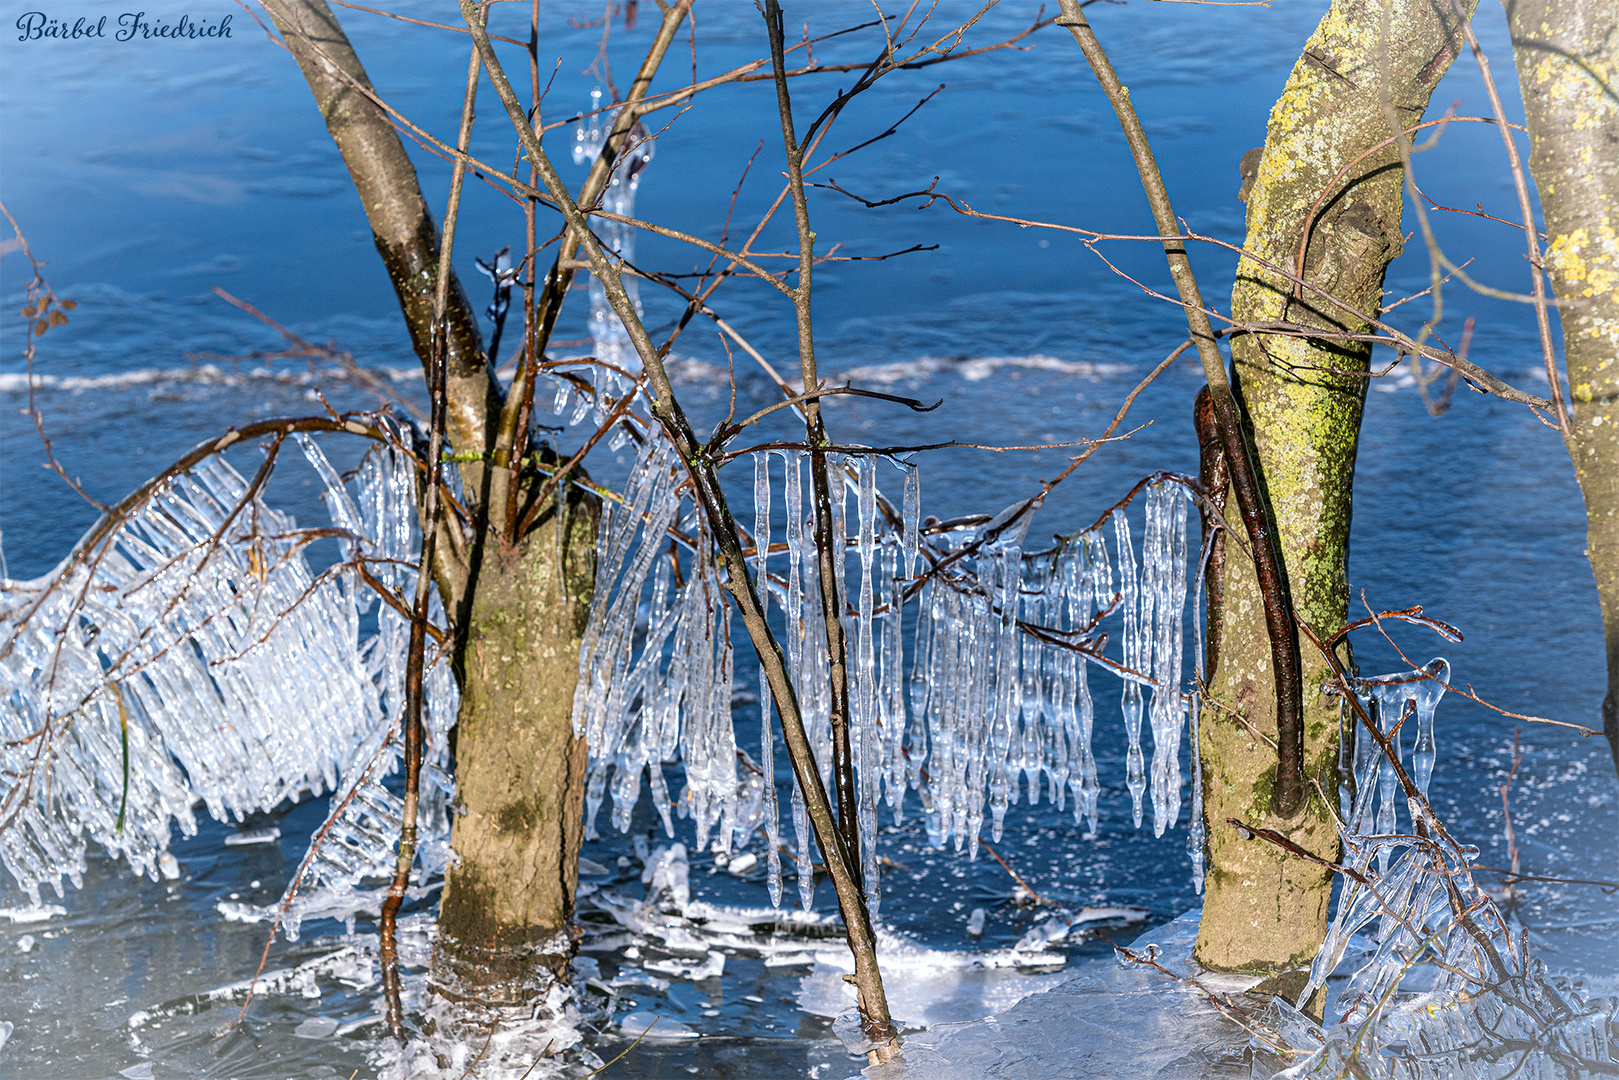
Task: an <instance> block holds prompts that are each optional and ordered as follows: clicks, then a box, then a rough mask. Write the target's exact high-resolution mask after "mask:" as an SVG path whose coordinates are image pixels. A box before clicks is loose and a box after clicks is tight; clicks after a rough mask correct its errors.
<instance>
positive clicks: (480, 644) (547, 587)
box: [266, 0, 600, 1001]
mask: <svg viewBox="0 0 1619 1080" xmlns="http://www.w3.org/2000/svg"><path fill="white" fill-rule="evenodd" d="M266 7H267V8H268V10H269V12H270V15H271V17H272V18H273V19H274V20H275V23H276V25H277V27H278V28H279V29H280V30H281V32H282V35H283V37H284V38H285V40H286V42H287V44H288V46H289V47H290V49H291V50H292V53H293V55H294V57H296V59H297V61H298V64H299V67H300V68H301V70H302V72H303V75H304V77H305V79H306V80H307V81H308V83H309V87H310V89H311V91H312V92H313V93H314V96H315V103H316V105H317V106H318V107H319V109H320V113H321V116H322V118H323V119H324V120H325V122H326V126H327V130H328V131H329V133H330V134H331V136H332V139H333V141H334V142H335V143H336V144H337V148H338V150H339V151H340V152H341V153H342V155H343V160H344V163H345V164H346V165H347V166H348V169H349V175H350V177H351V178H352V179H353V181H354V186H355V190H356V191H357V192H358V194H359V196H360V201H361V203H362V204H363V205H364V208H365V213H366V217H367V219H368V221H369V223H370V225H371V230H372V234H373V236H374V238H375V240H376V245H377V251H378V253H379V254H380V255H381V256H382V261H383V265H384V267H385V268H386V269H387V272H388V275H389V277H390V279H391V280H392V282H393V285H394V289H395V292H396V295H397V296H398V299H399V305H400V309H401V311H402V312H403V314H404V317H405V323H406V325H407V327H408V328H409V330H410V334H411V340H412V343H413V345H414V347H415V349H416V352H417V354H418V356H419V357H420V358H421V360H422V363H423V366H424V369H429V370H430V363H429V357H430V351H431V347H432V321H433V305H434V294H435V291H436V275H437V268H438V265H439V233H438V229H437V227H436V226H435V224H434V222H433V218H432V215H431V214H430V213H429V211H428V208H427V205H426V203H425V202H424V201H423V199H422V194H421V189H420V186H419V184H418V181H417V177H416V170H415V167H414V166H413V165H412V164H411V161H410V158H409V157H408V155H406V153H405V149H404V147H403V145H402V144H401V143H400V140H399V136H398V133H397V132H396V131H395V129H394V128H393V126H392V125H391V124H390V123H389V121H388V119H387V118H386V116H385V114H384V113H383V112H382V111H381V110H380V109H379V108H378V107H377V106H376V105H375V104H374V103H373V102H372V101H371V100H370V99H369V97H368V96H367V94H366V91H368V90H370V89H371V83H370V80H369V79H368V78H367V76H366V73H365V69H364V67H363V66H362V65H361V63H360V59H359V57H358V56H357V55H355V52H354V50H353V48H352V47H351V46H350V44H349V41H348V39H347V37H346V36H345V35H344V33H343V29H342V27H341V26H340V25H339V24H338V22H337V19H336V18H335V17H334V16H333V15H332V12H331V10H330V9H329V8H328V7H327V5H326V4H325V2H324V0H267V3H266ZM448 293H449V299H448V304H447V308H446V312H445V337H446V344H447V355H448V364H447V379H446V390H447V394H448V402H447V409H446V419H447V434H448V437H449V442H450V445H451V446H452V447H453V448H454V449H455V450H456V451H459V452H461V453H462V456H463V457H466V456H468V452H470V456H471V457H472V458H473V460H470V461H467V462H466V463H465V464H463V465H462V466H461V472H462V481H463V490H464V492H465V493H466V502H467V504H468V511H469V514H470V516H471V519H472V522H471V524H470V526H468V527H467V528H465V529H463V528H462V526H460V525H458V524H454V523H453V522H452V523H451V524H448V525H446V526H445V530H446V531H445V532H444V533H443V534H442V535H441V536H440V540H439V543H438V544H437V545H436V558H435V565H434V566H433V574H434V578H435V580H436V582H437V584H438V586H439V589H440V592H441V595H442V596H443V599H444V606H445V608H446V610H447V611H449V612H450V613H451V615H452V618H453V620H454V622H455V628H456V641H457V648H456V655H455V663H454V668H455V673H456V677H457V679H458V681H459V684H460V688H461V711H460V715H459V717H458V719H457V727H456V731H455V733H454V735H453V736H452V738H453V739H454V741H455V764H456V783H457V788H458V794H457V805H456V809H457V817H456V820H455V823H454V825H453V831H452V836H451V840H452V846H453V847H454V849H455V852H456V855H457V857H458V859H459V865H458V866H457V867H456V868H455V869H453V870H452V871H451V873H450V874H449V878H448V881H447V883H446V886H445V890H444V899H443V901H442V905H441V910H440V916H439V925H440V930H441V934H440V937H439V945H438V949H437V952H436V955H435V961H434V984H435V986H437V987H438V988H440V989H441V990H442V991H444V992H448V993H453V994H456V995H458V996H465V995H469V994H470V995H475V996H477V997H479V998H484V999H491V1000H496V1001H509V1000H514V999H519V998H524V997H531V996H533V992H534V991H536V990H543V988H544V985H545V984H546V983H547V982H548V981H549V980H550V979H551V978H553V977H560V978H564V979H565V978H566V976H567V967H568V960H569V959H570V958H571V957H572V955H573V942H572V939H571V937H570V935H569V923H570V921H571V918H572V915H573V899H574V890H575V886H576V884H577V879H578V856H579V846H580V842H581V840H582V837H583V803H584V787H585V759H586V747H585V744H584V741H583V740H582V739H577V738H575V737H574V734H573V720H572V703H573V690H574V683H575V680H576V679H577V675H578V664H579V649H578V646H579V640H580V637H581V635H582V634H583V630H584V621H585V618H586V615H587V613H588V610H589V604H590V596H591V591H592V589H593V586H594V578H595V541H596V523H597V520H598V515H599V510H600V504H599V502H598V500H597V499H596V497H595V496H594V495H586V494H583V493H581V491H580V490H579V489H578V488H577V487H574V488H572V489H571V490H570V492H569V495H568V498H567V501H566V510H565V520H564V521H562V522H561V524H560V531H561V536H560V537H559V536H558V530H559V524H558V522H557V521H556V519H555V514H556V509H555V507H554V506H553V507H552V508H550V509H548V510H547V512H546V513H545V514H542V515H537V519H536V520H535V522H534V523H533V524H532V526H531V527H530V528H529V529H528V531H527V532H526V533H525V534H523V535H520V536H516V537H515V539H512V540H509V541H508V540H507V539H505V537H508V536H511V535H512V534H513V533H514V532H515V531H516V530H515V529H512V528H508V527H507V526H508V522H507V512H508V502H507V500H506V499H504V498H487V497H485V496H486V493H487V492H488V491H489V488H490V487H491V484H490V482H489V481H490V473H491V472H492V471H493V469H492V467H491V466H489V465H487V464H485V462H488V461H491V460H495V461H502V463H503V464H504V462H503V459H502V458H500V457H498V456H497V455H496V451H497V450H499V449H501V446H500V445H499V443H498V440H499V438H500V437H501V433H500V431H499V426H500V425H499V420H500V416H501V410H502V406H503V404H504V398H505V395H504V394H503V393H502V389H501V386H500V383H499V382H498V380H497V379H496V377H495V373H494V371H493V370H492V368H491V367H490V365H489V363H488V360H487V359H486V357H485V354H484V351H483V345H482V341H481V339H480V335H479V332H478V317H477V315H476V313H475V312H474V310H473V308H472V306H471V304H470V303H469V302H468V300H467V297H466V294H465V293H464V291H463V290H462V288H461V285H460V283H459V282H458V281H456V280H455V279H454V277H453V273H452V277H451V279H450V282H449V290H448ZM506 449H507V451H508V456H509V451H510V448H509V447H506ZM537 479H538V478H536V477H534V476H528V477H524V478H521V479H520V481H519V482H520V483H525V482H526V483H534V482H536V481H537ZM526 503H527V500H526V499H523V498H519V499H518V500H517V504H518V505H519V507H520V508H523V509H526Z"/></svg>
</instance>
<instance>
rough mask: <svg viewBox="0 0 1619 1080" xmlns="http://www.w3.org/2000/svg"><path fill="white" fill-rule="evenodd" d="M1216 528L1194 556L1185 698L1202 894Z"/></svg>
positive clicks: (1190, 833)
mask: <svg viewBox="0 0 1619 1080" xmlns="http://www.w3.org/2000/svg"><path fill="white" fill-rule="evenodd" d="M1218 536H1219V533H1218V532H1213V531H1211V532H1209V533H1208V534H1207V535H1206V536H1205V537H1204V538H1203V544H1202V549H1201V550H1200V551H1199V552H1198V556H1197V576H1196V578H1195V579H1194V580H1193V582H1192V648H1193V650H1194V651H1193V653H1192V670H1193V672H1194V673H1195V675H1196V682H1197V688H1195V689H1193V691H1192V693H1191V694H1190V695H1188V698H1187V709H1186V721H1187V727H1188V730H1189V731H1190V733H1191V742H1192V748H1191V753H1190V755H1189V757H1190V758H1191V761H1190V769H1189V771H1190V772H1191V774H1192V820H1191V821H1190V822H1189V823H1188V824H1187V828H1186V853H1187V855H1189V856H1190V857H1191V860H1192V891H1193V892H1194V893H1196V894H1197V895H1199V896H1201V895H1203V874H1204V869H1205V866H1204V862H1205V855H1204V848H1205V847H1207V846H1208V839H1209V834H1208V826H1207V825H1206V824H1205V823H1204V821H1203V752H1202V746H1201V744H1200V743H1199V741H1198V730H1197V725H1198V720H1199V718H1200V713H1201V711H1202V705H1203V692H1202V687H1203V686H1205V685H1206V683H1205V680H1206V679H1207V678H1208V673H1207V672H1205V671H1204V670H1203V662H1204V657H1205V656H1206V655H1207V651H1206V650H1205V648H1204V645H1203V591H1204V589H1205V588H1206V587H1207V580H1208V570H1209V556H1210V555H1211V554H1212V553H1213V551H1214V541H1215V538H1216V537H1218ZM1211 614H1212V612H1211Z"/></svg>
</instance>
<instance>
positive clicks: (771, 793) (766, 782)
mask: <svg viewBox="0 0 1619 1080" xmlns="http://www.w3.org/2000/svg"><path fill="white" fill-rule="evenodd" d="M753 545H754V550H755V551H756V552H758V560H757V562H756V564H755V565H756V569H755V574H756V575H757V580H758V585H759V588H758V592H759V604H760V612H761V614H762V615H764V616H767V617H768V616H769V614H770V573H769V569H770V566H769V564H770V454H769V453H768V452H767V453H761V454H755V455H754V456H753ZM771 701H772V696H771V692H770V680H769V678H768V677H767V676H766V674H765V670H764V668H763V667H762V666H761V667H760V668H759V769H760V772H761V773H763V777H762V781H761V783H762V784H763V789H764V818H765V821H764V825H765V868H766V881H767V886H768V888H769V890H770V906H771V907H775V908H779V907H781V851H780V850H779V848H780V844H781V813H780V810H779V809H778V808H777V805H776V764H775V761H776V755H775V749H776V734H775V731H774V729H773V728H772V727H771V725H770V704H771Z"/></svg>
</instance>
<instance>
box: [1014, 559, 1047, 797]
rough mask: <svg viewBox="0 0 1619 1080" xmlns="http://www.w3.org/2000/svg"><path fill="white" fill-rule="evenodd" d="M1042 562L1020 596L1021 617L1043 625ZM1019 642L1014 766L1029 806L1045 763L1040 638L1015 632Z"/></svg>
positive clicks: (1015, 785)
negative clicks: (1019, 715)
mask: <svg viewBox="0 0 1619 1080" xmlns="http://www.w3.org/2000/svg"><path fill="white" fill-rule="evenodd" d="M1046 577H1047V575H1046V564H1045V563H1044V562H1043V561H1042V562H1040V563H1037V564H1035V566H1034V571H1033V577H1032V578H1031V579H1030V581H1029V582H1028V584H1027V586H1026V587H1025V588H1024V590H1023V591H1026V592H1027V593H1028V595H1027V596H1024V597H1023V598H1022V603H1023V605H1024V619H1025V621H1027V622H1030V623H1033V624H1035V625H1037V626H1039V625H1044V618H1045V591H1046ZM1019 645H1020V646H1021V648H1022V651H1023V662H1022V680H1023V682H1022V687H1021V693H1020V694H1019V698H1020V699H1021V703H1022V712H1023V732H1022V736H1021V738H1019V739H1018V752H1017V761H1016V767H1017V768H1018V769H1019V770H1021V771H1022V773H1023V779H1024V782H1025V784H1026V786H1027V787H1028V789H1029V805H1030V806H1031V807H1033V806H1035V805H1037V804H1038V803H1039V802H1040V771H1041V769H1042V768H1043V767H1044V765H1045V761H1046V754H1045V740H1044V738H1043V736H1044V731H1043V726H1044V719H1045V715H1044V714H1045V707H1046V706H1045V700H1046V699H1045V686H1044V684H1043V681H1042V680H1043V676H1044V674H1045V664H1044V663H1043V661H1044V659H1045V658H1044V656H1043V655H1042V653H1043V652H1044V647H1043V646H1042V644H1041V642H1040V639H1039V638H1037V637H1035V636H1034V635H1033V634H1019ZM1017 797H1018V790H1017V777H1016V775H1013V777H1012V804H1013V805H1014V806H1015V805H1017Z"/></svg>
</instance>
